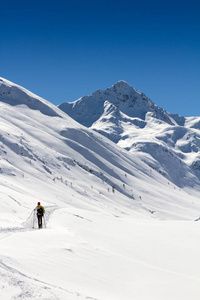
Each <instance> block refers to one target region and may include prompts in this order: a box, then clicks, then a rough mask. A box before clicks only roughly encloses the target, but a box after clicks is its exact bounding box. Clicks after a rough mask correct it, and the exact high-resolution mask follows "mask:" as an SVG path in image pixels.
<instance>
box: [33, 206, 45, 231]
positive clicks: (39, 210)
mask: <svg viewBox="0 0 200 300" xmlns="http://www.w3.org/2000/svg"><path fill="white" fill-rule="evenodd" d="M35 210H36V211H37V218H38V228H42V217H43V216H44V214H45V209H44V207H43V206H42V205H40V202H38V205H37V207H36V208H35Z"/></svg>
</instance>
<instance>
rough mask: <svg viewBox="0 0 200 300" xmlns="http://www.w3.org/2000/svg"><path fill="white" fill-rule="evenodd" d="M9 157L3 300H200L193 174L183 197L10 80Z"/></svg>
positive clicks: (1, 151) (1, 127)
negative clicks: (38, 210) (41, 211)
mask: <svg viewBox="0 0 200 300" xmlns="http://www.w3.org/2000/svg"><path fill="white" fill-rule="evenodd" d="M191 122H192V120H191ZM0 155H1V156H0V158H1V159H0V187H1V189H0V199H1V201H0V208H1V209H0V211H1V217H0V239H1V246H0V299H3V300H8V299H9V300H14V299H17V300H18V299H27V300H29V299H31V300H33V299H42V300H51V299H59V300H65V299H67V300H76V299H87V300H92V299H93V300H118V299H119V300H129V299H130V300H132V299H136V300H140V299H142V300H146V299H148V300H149V299H152V300H161V299H162V300H179V299H181V300H196V299H199V297H200V259H199V253H200V228H199V226H200V221H198V219H199V217H200V201H199V197H198V195H199V182H198V179H197V178H196V177H195V176H194V175H193V174H192V173H190V172H186V173H185V174H187V176H188V177H187V178H186V179H187V180H186V179H185V181H184V182H185V183H187V181H188V182H189V184H188V186H187V185H186V184H185V186H184V187H183V188H180V187H178V186H177V185H175V184H174V183H173V182H172V181H170V180H169V179H167V178H165V177H164V176H162V174H160V173H159V172H157V171H156V170H154V169H153V168H151V167H150V166H149V165H148V164H147V163H145V162H142V161H141V160H140V159H139V157H138V156H137V155H134V154H132V153H128V152H127V151H125V150H122V149H121V148H120V147H118V146H117V145H115V144H114V143H112V142H111V141H109V140H108V139H106V138H104V137H103V136H101V135H99V134H98V133H95V132H93V131H92V130H90V129H87V128H85V127H83V126H81V125H79V124H78V123H76V122H75V121H73V120H72V119H71V118H70V117H68V116H67V115H65V114H64V113H63V112H61V111H60V110H59V109H58V108H57V107H55V106H53V105H52V104H50V103H49V102H48V101H45V100H43V99H41V98H39V97H37V96H35V95H33V94H32V93H30V92H28V91H26V90H25V89H22V88H21V87H18V86H16V85H14V84H12V83H10V82H8V81H6V80H4V79H1V82H0ZM147 160H148V156H147ZM175 167H176V165H175ZM191 183H194V187H193V188H192V187H191ZM38 201H40V202H41V204H42V205H43V206H44V207H45V209H46V214H45V220H44V221H45V224H44V228H43V229H41V230H38V228H37V220H36V217H35V215H34V213H33V209H34V208H35V207H36V205H37V202H38ZM195 220H196V221H195Z"/></svg>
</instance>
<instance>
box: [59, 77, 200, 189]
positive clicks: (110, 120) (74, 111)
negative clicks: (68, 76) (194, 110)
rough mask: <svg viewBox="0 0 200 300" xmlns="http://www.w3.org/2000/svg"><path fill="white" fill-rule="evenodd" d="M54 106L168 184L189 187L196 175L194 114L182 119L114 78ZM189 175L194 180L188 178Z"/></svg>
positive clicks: (199, 168)
mask: <svg viewBox="0 0 200 300" xmlns="http://www.w3.org/2000/svg"><path fill="white" fill-rule="evenodd" d="M59 107H60V109H62V110H63V111H65V112H66V113H67V114H69V115H70V116H71V117H72V118H74V119H75V120H76V121H78V122H79V123H81V124H83V125H85V126H87V127H90V128H92V129H93V130H95V131H97V132H99V133H101V134H102V135H104V136H106V137H108V138H109V139H110V140H112V141H114V142H115V143H116V144H118V145H119V146H120V147H122V148H124V149H126V150H128V151H130V152H131V153H133V154H134V155H135V156H137V157H139V158H140V159H141V160H142V161H144V162H146V163H147V164H148V165H149V166H151V167H152V168H154V169H155V170H157V171H158V172H160V173H161V174H162V175H163V176H165V177H166V178H167V179H169V180H170V181H172V182H173V183H174V184H176V185H178V186H179V187H181V188H183V187H185V186H188V185H189V186H190V187H192V188H193V183H192V182H193V181H195V182H196V181H199V179H200V154H199V153H200V130H199V129H200V118H199V117H190V118H184V117H181V116H178V115H174V114H170V113H168V112H166V111H165V110H163V109H162V108H160V107H158V106H156V105H155V104H154V103H153V102H152V101H151V100H150V99H149V98H148V97H146V96H145V95H144V94H143V93H141V92H139V91H137V90H135V89H134V88H132V87H131V86H130V85H129V84H128V83H126V82H124V81H119V82H117V83H116V84H115V85H113V86H112V87H110V88H108V89H107V90H105V91H103V90H98V91H96V92H94V93H93V94H91V95H89V96H85V97H82V98H80V99H79V100H77V101H75V102H74V103H63V104H61V105H60V106H59ZM191 174H193V175H194V176H195V177H196V179H195V180H194V179H192V182H188V177H190V176H192V178H193V175H191Z"/></svg>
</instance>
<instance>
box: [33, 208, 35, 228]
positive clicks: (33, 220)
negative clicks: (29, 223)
mask: <svg viewBox="0 0 200 300" xmlns="http://www.w3.org/2000/svg"><path fill="white" fill-rule="evenodd" d="M34 223H35V210H33V228H34Z"/></svg>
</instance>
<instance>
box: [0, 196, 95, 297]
mask: <svg viewBox="0 0 200 300" xmlns="http://www.w3.org/2000/svg"><path fill="white" fill-rule="evenodd" d="M11 198H12V197H11ZM13 200H14V199H13ZM57 209H60V208H59V207H58V206H46V207H45V228H47V224H48V221H49V219H50V217H51V215H52V214H53V212H54V211H55V210H57ZM70 215H73V216H75V217H78V218H81V219H84V220H86V221H89V222H91V220H88V219H85V218H83V217H81V216H79V215H75V214H70ZM33 217H34V211H32V213H31V214H30V216H29V217H28V219H27V220H26V222H24V223H23V224H22V227H11V228H0V239H2V238H7V237H8V234H15V233H18V232H26V231H33V230H34V229H36V227H35V228H33V227H31V223H32V219H33ZM45 228H43V229H45ZM40 230H41V229H40ZM5 261H8V263H5ZM10 264H12V260H11V259H10V258H8V257H3V256H0V278H3V282H1V279H0V299H4V300H5V292H6V290H7V289H10V288H11V287H13V288H14V290H15V291H14V295H13V296H10V298H6V299H9V300H18V299H24V300H29V299H30V300H32V299H34V300H37V299H42V300H60V299H67V300H71V299H72V300H74V299H75V298H78V299H80V300H100V299H97V298H93V297H90V296H84V295H81V294H80V293H78V292H72V291H69V290H67V289H63V288H61V287H59V286H55V285H52V284H49V283H47V282H44V281H41V280H38V279H37V278H34V277H30V276H27V275H26V274H25V273H23V272H21V271H19V270H17V269H16V268H14V267H12V266H10ZM16 290H19V291H17V292H16ZM1 291H2V295H3V296H2V297H1Z"/></svg>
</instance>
